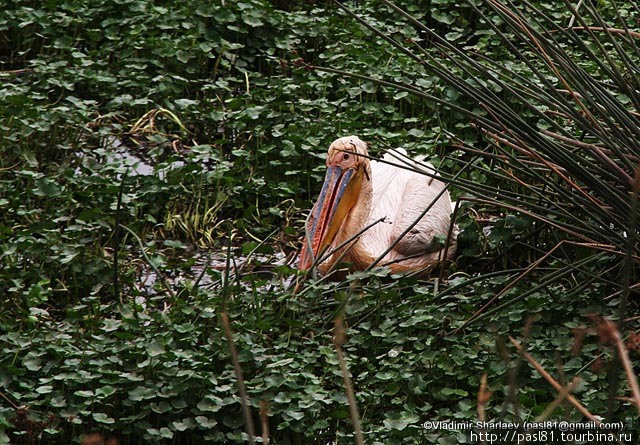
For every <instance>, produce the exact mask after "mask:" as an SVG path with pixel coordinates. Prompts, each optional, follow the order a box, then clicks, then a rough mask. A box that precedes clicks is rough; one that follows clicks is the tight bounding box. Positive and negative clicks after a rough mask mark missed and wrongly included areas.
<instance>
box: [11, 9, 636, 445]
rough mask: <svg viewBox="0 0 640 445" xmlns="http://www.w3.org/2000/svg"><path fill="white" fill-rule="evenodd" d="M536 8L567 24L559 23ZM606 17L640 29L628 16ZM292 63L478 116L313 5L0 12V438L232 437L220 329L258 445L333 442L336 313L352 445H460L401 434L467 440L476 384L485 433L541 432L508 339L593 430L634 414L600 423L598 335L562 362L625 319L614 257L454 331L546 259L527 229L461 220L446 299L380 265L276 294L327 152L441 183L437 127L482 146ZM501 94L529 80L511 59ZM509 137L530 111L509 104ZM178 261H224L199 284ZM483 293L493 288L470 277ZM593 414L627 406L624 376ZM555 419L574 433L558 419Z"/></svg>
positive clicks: (338, 398)
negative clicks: (580, 408)
mask: <svg viewBox="0 0 640 445" xmlns="http://www.w3.org/2000/svg"><path fill="white" fill-rule="evenodd" d="M475 3H477V4H480V3H481V2H474V4H475ZM536 3H540V5H542V6H544V7H546V8H549V9H550V14H552V15H553V16H554V17H555V18H556V19H558V20H559V21H560V22H561V23H566V22H567V21H568V20H569V17H570V16H571V14H570V13H568V11H567V10H566V8H565V7H564V5H562V4H557V5H556V4H549V3H548V2H536ZM607 5H608V4H607V2H603V5H602V7H603V11H604V12H607V9H606V7H607ZM350 6H352V7H354V8H355V9H354V10H355V11H357V12H358V13H359V14H361V15H362V16H364V17H366V18H367V20H368V21H369V23H372V24H374V25H375V26H377V27H379V28H380V29H382V30H384V31H385V32H387V33H389V34H390V35H393V36H395V38H396V39H397V40H398V41H409V39H413V40H415V41H422V40H423V39H424V36H423V35H421V34H420V33H419V32H417V31H416V30H415V29H414V28H413V27H411V26H407V25H406V24H405V23H403V22H401V21H398V16H397V14H396V13H394V12H393V11H392V10H390V9H388V8H386V7H384V6H382V5H381V4H379V3H378V2H370V3H369V2H357V4H351V5H350ZM403 7H405V8H406V9H407V10H409V11H410V12H412V13H413V14H414V15H415V16H416V17H417V18H419V19H420V20H422V21H423V22H424V23H426V24H427V25H428V26H430V27H432V28H433V29H435V31H436V32H437V33H438V34H440V35H442V36H445V38H446V39H447V40H448V41H451V42H453V43H455V44H456V45H458V46H459V47H461V48H464V50H465V51H468V52H469V54H474V55H476V56H477V55H478V54H481V55H484V56H487V57H490V58H492V59H493V60H499V61H505V63H507V61H510V60H512V54H511V53H510V51H508V49H507V48H505V46H504V43H503V42H502V41H501V40H500V38H499V36H497V35H496V33H495V32H494V31H493V30H492V29H491V27H490V26H488V24H487V23H485V22H483V21H482V20H479V17H478V15H477V12H475V11H474V9H473V8H472V7H471V6H470V5H468V4H463V2H456V1H454V0H438V1H436V0H432V1H430V2H418V1H415V2H413V1H412V2H403ZM482 7H483V8H484V6H482ZM484 10H485V9H483V11H484ZM622 11H623V14H624V17H625V18H626V19H628V21H629V22H630V23H636V24H637V20H638V18H639V17H640V14H638V11H637V10H636V9H634V8H633V7H631V6H629V7H624V8H622ZM609 12H610V11H609ZM634 21H635V22H634ZM494 23H495V24H496V25H497V26H501V25H502V21H501V19H500V18H499V17H495V19H494ZM434 53H435V54H437V52H436V51H434ZM478 57H479V56H478ZM305 63H311V64H314V65H318V66H324V67H331V68H334V69H340V70H345V71H349V72H359V73H366V74H367V75H368V76H372V77H374V78H378V77H383V76H384V77H385V78H386V79H392V80H394V81H396V82H406V83H407V84H410V85H417V86H418V87H420V88H421V89H423V90H424V91H428V92H429V93H430V94H433V95H434V96H436V97H438V98H442V99H443V100H445V101H447V102H449V103H451V104H454V105H459V106H462V107H465V108H471V109H473V110H474V111H477V110H476V109H475V105H474V101H473V100H472V98H465V97H464V96H463V95H461V94H460V93H458V92H457V91H456V90H455V89H453V88H451V87H450V86H447V85H446V84H445V83H444V82H442V81H441V80H440V79H438V77H436V76H435V75H434V74H432V73H430V72H429V71H428V70H426V69H424V68H423V67H421V66H420V65H418V64H416V63H415V61H413V60H412V59H411V58H410V57H408V56H407V55H406V54H403V53H401V52H398V51H397V50H395V49H394V48H393V47H391V46H389V45H388V44H386V43H385V42H384V41H383V40H382V39H380V38H378V37H376V36H374V35H372V34H371V33H370V32H368V31H366V30H365V29H364V28H363V27H362V26H361V25H360V24H358V23H357V22H356V21H354V20H353V19H352V18H351V17H349V16H347V15H346V14H344V13H343V12H340V10H339V9H337V8H336V7H335V6H334V5H333V4H331V3H330V2H282V1H266V0H246V1H244V2H237V3H236V2H228V1H227V2H224V1H222V2H221V1H216V2H205V1H200V0H187V1H183V2H178V3H176V2H149V1H145V0H118V1H113V2H110V1H102V0H84V1H64V2H54V1H51V2H40V1H28V0H15V1H9V4H8V6H3V7H2V11H0V79H1V80H2V82H1V83H0V209H1V210H0V292H1V294H2V295H3V299H2V315H0V347H1V348H2V351H3V354H2V356H1V357H0V396H2V399H0V400H1V402H0V443H6V442H8V441H9V439H11V440H12V442H14V443H27V444H29V443H80V442H81V440H82V436H83V435H85V434H87V433H90V432H92V431H102V432H113V433H114V434H116V435H117V436H118V437H119V438H120V440H121V443H123V444H126V443H132V444H133V443H194V444H195V443H213V444H223V443H229V444H231V443H242V442H243V435H244V436H245V439H244V441H246V434H245V433H244V432H243V431H244V429H243V421H242V414H241V404H240V398H239V396H238V391H237V387H236V377H235V374H234V368H233V365H232V361H231V358H230V355H229V351H228V345H227V341H226V340H225V337H224V334H223V330H222V328H221V327H220V323H219V317H220V314H221V312H222V311H223V310H224V309H226V310H227V311H228V312H229V315H230V318H231V322H232V329H233V331H234V332H235V343H236V347H237V349H238V351H239V354H240V363H241V366H242V370H243V372H244V376H245V380H246V385H247V390H248V393H249V397H250V400H251V406H252V411H253V412H254V414H255V423H256V425H259V424H260V422H259V416H258V409H259V408H258V407H259V403H260V401H261V400H264V401H267V402H268V403H269V408H268V410H269V417H268V423H269V428H270V433H271V437H272V440H273V442H272V443H279V444H280V443H281V444H288V443H291V444H305V445H306V444H326V443H330V442H331V441H332V440H335V438H336V437H338V438H339V442H340V443H350V442H353V429H352V425H351V421H350V419H349V411H348V405H347V401H346V396H345V392H344V386H343V383H342V377H341V373H340V368H339V366H338V362H337V359H336V355H335V350H334V348H333V344H332V341H331V338H332V328H333V319H334V317H335V315H336V314H337V313H339V312H341V311H342V310H344V311H345V320H346V324H347V326H348V331H347V337H348V338H347V343H346V344H345V353H346V356H347V361H348V365H349V368H350V370H351V373H352V375H353V381H354V387H355V390H356V393H357V400H358V404H359V408H360V413H361V416H362V421H363V428H364V432H365V437H366V438H367V443H378V444H382V443H384V444H396V443H397V444H399V443H415V444H419V443H431V442H433V443H442V444H446V443H464V442H465V441H466V442H468V441H469V438H468V436H466V435H465V434H462V433H456V432H448V431H439V430H431V431H429V430H424V429H423V428H422V427H421V424H422V422H424V421H426V420H447V419H475V418H476V416H477V413H476V394H477V391H478V386H479V384H480V383H479V382H480V378H481V375H482V374H483V373H485V372H486V373H487V374H488V381H489V389H490V390H492V391H493V392H494V394H493V397H492V399H491V401H490V402H489V404H488V406H487V414H488V417H489V418H491V419H511V420H514V419H525V418H526V419H529V420H531V419H532V418H533V417H535V416H537V415H539V414H541V413H542V412H543V411H544V409H545V408H546V406H547V405H548V404H549V403H550V402H551V401H552V400H553V399H554V398H555V396H556V392H555V391H554V390H553V388H552V387H551V386H549V385H548V384H547V383H546V382H545V381H544V380H543V379H542V378H541V377H540V375H539V374H538V373H537V372H536V371H535V370H533V368H530V367H529V366H528V365H527V364H526V363H525V362H523V361H522V359H521V358H520V357H519V356H518V354H517V353H516V352H515V351H514V350H513V349H512V348H511V346H510V345H508V340H507V336H508V335H511V336H524V337H526V338H527V348H528V349H529V350H530V351H531V352H532V354H533V355H534V356H536V358H537V359H538V360H539V361H541V363H542V364H543V365H544V366H545V367H546V368H547V370H549V371H550V372H552V373H553V374H554V375H555V376H556V378H557V379H558V380H560V381H562V382H563V383H566V382H568V381H570V380H571V378H573V376H574V375H576V374H579V376H580V378H581V379H582V381H581V383H580V384H579V385H578V386H577V387H576V388H575V389H574V393H575V395H576V397H577V398H578V399H580V400H581V401H582V402H583V403H584V404H585V405H586V406H587V407H588V409H589V410H590V411H591V412H592V413H594V414H599V415H602V416H609V417H612V418H615V419H617V420H624V421H628V420H629V419H631V418H633V416H634V413H635V411H634V409H632V407H631V406H630V404H628V403H626V402H624V403H622V402H617V401H615V402H613V404H612V403H611V397H610V396H611V394H609V389H610V388H611V385H610V381H608V376H607V372H606V370H607V369H609V368H611V367H612V366H613V365H612V364H613V363H615V360H609V359H610V349H609V348H608V347H607V346H604V345H601V344H599V341H598V337H597V335H595V331H589V334H588V335H587V336H586V338H585V339H584V341H583V342H582V348H581V349H580V350H576V348H575V342H574V334H575V332H578V330H579V328H582V327H584V328H586V327H590V326H592V323H591V321H589V319H588V318H586V316H587V315H589V314H593V313H597V314H601V315H604V316H610V317H611V318H614V319H615V318H617V317H619V315H620V313H619V311H618V300H617V299H616V298H610V299H608V300H604V301H603V296H606V295H609V294H611V293H613V291H614V290H615V289H617V287H616V288H615V289H612V287H611V286H614V285H615V284H616V281H617V280H618V278H619V277H618V275H617V269H615V270H613V271H611V269H612V268H614V267H616V265H617V264H618V263H617V262H615V261H613V260H612V259H611V257H608V256H606V255H598V256H597V257H593V258H592V257H591V256H587V253H586V252H585V251H584V250H580V249H573V250H571V253H570V254H567V255H566V256H563V257H559V258H556V259H554V258H550V259H549V260H548V262H546V263H545V264H544V267H556V266H558V267H559V266H566V261H576V262H578V261H581V260H582V259H584V258H587V260H589V261H590V263H589V265H588V266H589V269H588V270H589V271H592V275H596V276H599V277H602V279H595V278H593V279H592V277H590V276H589V274H588V273H584V270H583V269H580V270H578V269H576V270H572V269H571V268H569V272H567V273H565V274H564V275H562V277H561V279H558V280H555V281H553V282H550V281H548V277H547V276H545V275H544V273H543V271H544V268H541V269H540V270H539V271H536V273H534V274H533V275H531V276H529V277H528V278H527V279H526V280H523V281H522V282H520V283H519V284H518V285H517V286H515V287H513V288H512V289H510V290H509V291H508V292H507V293H506V294H504V295H503V296H502V298H503V299H504V300H501V302H502V301H511V299H512V298H516V297H519V296H523V297H524V298H522V299H518V300H517V301H516V300H513V304H512V305H510V306H509V307H508V309H507V310H502V311H496V312H495V313H493V314H490V315H489V316H487V317H485V318H484V319H482V320H481V322H479V323H475V324H471V325H470V326H469V327H468V328H466V329H464V330H461V331H459V332H456V333H453V331H454V330H455V329H456V328H459V327H461V326H462V325H463V323H464V322H465V320H467V319H468V318H469V317H470V316H471V315H472V314H473V313H474V312H475V311H476V310H477V309H478V308H479V307H480V306H482V305H483V304H485V303H486V302H487V301H489V300H490V299H491V298H492V297H493V296H494V295H496V294H497V293H498V292H499V291H500V290H501V289H502V287H503V286H504V285H505V284H506V283H508V282H509V279H510V278H513V277H515V276H516V275H517V273H518V272H520V271H522V268H524V267H526V266H528V265H529V264H530V263H531V262H532V261H534V260H535V259H537V258H539V257H540V256H541V254H543V253H544V252H545V251H547V250H548V249H549V248H550V247H551V246H552V245H554V244H555V242H557V241H558V240H559V238H558V236H559V235H558V234H557V233H555V232H554V231H553V230H549V228H548V227H546V228H543V229H538V226H536V225H535V224H534V223H533V222H532V221H531V220H530V219H528V218H526V217H524V216H523V215H522V214H518V213H503V212H502V211H500V210H497V209H496V208H495V207H492V206H486V207H485V206H480V205H477V206H475V207H474V208H471V205H468V207H467V208H466V209H465V211H464V212H462V214H461V216H460V218H459V220H458V222H459V225H460V228H461V230H462V233H461V235H460V252H459V256H458V259H457V261H456V264H454V265H452V267H451V272H455V277H454V278H452V279H451V280H448V281H447V282H446V283H444V284H443V283H442V282H439V283H438V282H436V281H435V280H430V281H417V280H415V279H413V278H407V277H389V274H388V271H385V270H384V269H382V270H377V271H374V273H372V274H364V273H354V274H351V275H349V277H348V278H347V280H345V281H344V282H341V283H327V282H311V284H307V286H306V287H304V289H303V291H302V292H300V293H298V294H294V293H293V290H292V289H293V286H292V281H293V280H294V279H295V277H296V275H297V272H296V271H295V270H294V269H293V268H292V267H290V265H288V264H286V263H285V262H284V261H283V260H282V258H283V256H284V255H288V254H290V253H291V252H294V251H295V249H296V248H297V247H298V240H299V236H300V235H301V233H302V232H301V230H302V226H303V220H304V215H305V211H306V209H307V208H308V207H309V205H310V200H311V199H312V198H313V197H314V194H315V193H317V191H318V187H319V183H320V181H321V178H322V175H323V169H324V166H323V158H324V153H325V150H326V148H327V146H328V144H329V143H330V142H331V141H332V140H333V139H334V138H335V137H337V136H342V135H347V134H358V135H361V136H363V137H364V138H366V139H368V140H370V141H371V142H372V143H371V146H372V152H373V153H374V154H378V153H381V150H382V148H383V147H385V146H387V145H390V146H403V147H405V148H406V149H407V150H408V151H409V152H410V153H415V154H428V155H429V156H430V158H431V159H432V162H433V163H434V164H435V165H437V166H438V167H439V168H441V169H442V170H443V171H444V172H449V173H451V172H455V171H458V170H459V169H460V168H461V166H462V164H463V163H464V162H466V161H469V160H470V159H472V156H471V154H469V153H468V152H465V151H464V150H454V149H453V148H452V147H451V145H450V141H449V137H448V136H447V135H446V133H445V130H446V131H449V132H452V133H455V135H456V137H457V138H459V139H460V140H461V141H463V142H466V143H469V144H479V143H480V142H479V141H480V139H481V138H480V137H479V136H478V134H477V131H476V130H475V129H474V128H473V127H471V126H470V125H469V118H468V116H466V115H464V114H463V113H459V112H454V111H451V110H450V109H447V108H446V107H443V106H442V105H439V104H438V103H436V102H435V101H433V100H429V99H426V98H424V97H420V96H417V95H411V94H409V93H408V92H407V91H402V90H398V89H396V88H393V87H390V86H381V85H379V84H377V83H376V82H372V81H367V80H362V79H353V78H348V77H345V76H339V75H334V74H330V73H326V72H321V71H318V70H313V69H309V68H308V67H307V68H305ZM452 69H455V67H452ZM597 71H598V70H597V69H593V72H594V75H595V74H598V73H597ZM513 73H514V75H517V74H519V75H523V76H527V75H528V71H527V69H526V67H523V66H522V65H518V64H515V63H514V65H513ZM627 99H628V98H627ZM623 100H624V99H623ZM522 116H523V117H524V118H525V119H528V118H530V117H531V116H532V115H531V112H530V110H527V109H526V108H525V107H523V109H522ZM124 147H127V148H126V149H125V148H124ZM140 160H143V161H142V162H141V161H140ZM136 164H137V165H136ZM141 164H142V167H141ZM145 166H146V167H148V166H151V171H150V172H145V171H143V170H144V167H145ZM492 166H493V164H492V163H491V161H490V160H487V159H481V160H478V161H476V162H475V163H474V167H475V168H473V169H470V170H469V171H468V172H466V173H464V174H463V176H462V178H464V179H465V180H469V181H472V182H473V183H475V184H486V185H487V187H489V186H500V185H501V184H502V182H501V178H500V177H499V176H497V175H492V174H490V172H491V171H492ZM148 173H150V174H148ZM453 193H454V195H458V194H461V193H462V192H461V191H460V190H457V189H455V188H454V189H453ZM120 225H122V226H120ZM134 234H135V235H134ZM562 236H563V235H560V237H562ZM194 249H202V250H204V251H208V252H214V255H213V256H214V257H215V258H216V259H217V258H218V257H219V256H220V255H222V256H223V257H225V258H224V259H223V260H222V261H221V262H220V263H218V262H216V261H215V260H214V261H212V262H211V263H210V264H209V266H211V267H206V268H205V269H204V271H203V272H202V273H203V275H201V273H200V271H201V270H202V264H201V261H197V259H198V258H200V256H199V255H198V254H196V253H194V252H196V251H195V250H194ZM591 253H592V252H590V254H591ZM116 258H117V260H118V264H117V274H114V261H115V260H116ZM205 258H206V256H205ZM205 262H206V261H205ZM196 263H199V264H196ZM214 263H215V264H214ZM194 266H195V267H194ZM567 267H569V266H567ZM561 270H564V269H561ZM479 273H493V275H490V276H488V277H485V278H483V279H482V280H477V281H474V280H473V278H471V277H473V276H475V275H477V274H479ZM159 274H162V275H163V276H166V277H168V280H169V281H170V289H171V290H167V289H166V287H165V286H164V285H163V282H162V280H161V279H159V278H158V277H159ZM116 275H117V285H115V283H116V282H115V279H114V277H115V276H116ZM149 275H151V276H153V277H156V279H155V281H154V282H153V283H152V285H149V284H148V283H149V280H147V279H146V278H148V277H149ZM545 283H551V284H549V285H548V286H545ZM443 289H444V290H443ZM633 303H634V302H633V301H632V302H631V305H632V306H633ZM634 323H637V321H636V322H634ZM523 330H524V331H523ZM578 349H579V348H578ZM601 360H602V362H603V363H604V365H603V366H601V367H597V366H596V367H594V366H592V364H593V363H599V362H600V361H601ZM614 369H615V368H614ZM610 374H614V373H613V372H612V373H610ZM565 375H566V377H563V376H565ZM614 377H615V375H614ZM512 391H514V392H513V393H512ZM613 395H624V396H628V390H627V387H626V384H625V383H624V381H622V382H621V383H620V389H619V390H618V391H614V394H613ZM21 407H26V408H21ZM553 417H554V418H563V419H572V420H579V419H581V416H580V414H579V413H578V412H577V411H576V410H575V409H573V408H571V407H570V406H568V405H561V406H560V407H559V408H558V409H557V411H555V412H554V414H553ZM257 430H258V431H260V427H258V428H257Z"/></svg>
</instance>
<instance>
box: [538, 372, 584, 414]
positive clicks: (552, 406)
mask: <svg viewBox="0 0 640 445" xmlns="http://www.w3.org/2000/svg"><path fill="white" fill-rule="evenodd" d="M578 383H580V377H578V376H575V377H574V378H573V380H572V381H571V383H569V384H568V385H567V386H566V387H565V386H563V387H562V390H561V391H560V392H559V394H558V397H556V398H555V400H554V401H553V402H551V403H550V404H549V406H547V407H546V409H545V410H544V411H543V412H542V414H540V415H539V416H538V417H537V418H536V422H542V421H543V420H545V419H546V418H548V417H549V416H550V415H551V414H553V412H554V411H555V410H556V408H557V407H558V405H560V403H562V401H563V400H565V399H566V398H567V396H568V395H569V393H570V392H571V391H573V390H574V389H575V387H576V386H577V385H578Z"/></svg>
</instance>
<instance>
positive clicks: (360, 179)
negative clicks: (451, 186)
mask: <svg viewBox="0 0 640 445" xmlns="http://www.w3.org/2000/svg"><path fill="white" fill-rule="evenodd" d="M398 153H403V151H401V150H398ZM405 154H406V152H405ZM360 155H364V156H360ZM366 156H368V152H367V144H366V143H365V142H364V141H362V140H360V138H358V137H357V136H347V137H343V138H340V139H336V140H335V141H334V142H333V143H332V144H331V146H330V147H329V152H328V153H327V173H326V176H325V180H324V185H323V186H322V191H321V192H320V196H319V197H318V201H317V202H316V203H315V205H314V206H313V209H312V210H311V215H310V217H309V220H308V222H307V227H306V235H305V239H304V240H303V246H302V251H301V253H300V261H299V264H298V267H299V268H300V269H301V270H307V269H309V268H310V267H311V266H312V263H313V262H314V261H315V259H317V258H318V255H324V253H326V252H331V251H332V250H336V251H335V253H333V254H332V255H330V256H329V257H328V258H327V259H326V260H324V261H323V262H322V263H321V264H320V267H319V268H320V270H321V271H322V272H326V271H327V270H328V269H329V268H330V267H331V266H332V265H333V264H334V263H335V262H336V261H339V260H340V258H342V259H343V260H344V261H348V262H351V263H352V264H353V268H354V269H356V270H364V269H366V268H367V267H368V266H370V265H371V264H373V263H374V262H375V260H376V259H377V258H378V257H379V256H380V255H382V254H383V253H384V252H385V251H386V250H387V249H388V248H389V247H390V246H391V245H392V244H393V243H394V242H395V241H396V240H397V239H398V238H399V237H400V236H401V235H402V234H403V233H404V232H405V230H406V229H407V228H408V227H409V226H410V225H411V224H413V222H414V221H415V220H416V219H417V218H418V217H419V216H420V214H421V213H422V212H424V210H425V209H426V208H427V207H428V206H429V205H431V204H432V202H433V201H434V199H437V200H436V201H435V202H434V203H433V205H432V206H431V208H430V209H429V210H428V211H427V213H426V214H425V215H424V216H423V217H422V218H421V219H420V220H419V221H418V223H417V224H416V225H415V226H414V227H412V228H411V229H410V230H409V231H408V232H407V233H406V235H405V236H404V237H402V238H401V239H400V240H399V241H398V242H397V244H395V246H393V248H392V249H391V250H390V251H389V252H388V253H387V254H386V255H385V256H384V257H383V258H382V260H381V261H380V262H379V263H378V265H379V266H385V265H388V266H389V267H390V268H391V270H392V272H409V271H421V272H422V273H428V272H429V271H430V270H431V269H433V267H434V266H435V265H437V264H438V263H439V262H440V261H442V260H444V259H449V258H451V257H452V256H453V254H454V253H455V249H456V240H455V236H452V238H451V239H450V240H449V246H448V249H447V252H445V251H444V247H443V244H442V241H443V240H444V239H446V237H447V235H448V234H449V231H450V224H451V198H450V197H449V192H448V191H446V190H444V193H442V195H441V196H440V197H438V194H439V193H440V192H441V191H442V190H443V189H444V188H445V185H444V184H443V183H442V182H441V181H439V180H437V179H434V178H432V177H429V176H426V175H421V174H419V173H416V172H413V171H410V170H406V169H403V168H399V167H395V166H392V165H389V164H386V163H383V162H377V161H369V159H368V158H367V157H366ZM403 158H404V159H408V158H406V156H404V157H402V158H401V159H403ZM383 159H384V160H386V161H388V162H393V163H395V164H400V165H402V164H403V161H402V160H399V159H397V158H396V157H394V156H393V155H391V154H387V155H385V156H384V158H383ZM412 166H413V167H415V168H422V169H424V170H430V173H432V174H435V170H433V166H432V165H431V164H428V163H422V162H421V163H420V164H417V163H415V161H413V163H412ZM381 218H384V221H383V222H380V223H378V224H374V225H373V226H372V227H371V228H369V229H367V230H365V231H364V232H363V233H362V234H361V235H360V236H358V237H356V238H355V239H354V241H352V242H347V241H348V240H349V239H351V238H353V237H354V236H356V235H357V234H358V233H359V232H361V231H362V230H363V229H364V228H365V227H367V226H368V225H370V224H373V223H374V222H375V221H376V220H378V219H381ZM453 233H454V234H455V232H453ZM345 243H346V244H345ZM343 244H345V245H344V247H341V245H343ZM336 248H338V249H336ZM343 255H344V256H343Z"/></svg>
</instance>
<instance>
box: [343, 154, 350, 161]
mask: <svg viewBox="0 0 640 445" xmlns="http://www.w3.org/2000/svg"><path fill="white" fill-rule="evenodd" d="M342 158H343V159H344V160H345V161H346V160H347V159H349V155H348V154H347V153H345V154H343V155H342Z"/></svg>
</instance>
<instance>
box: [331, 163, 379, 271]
mask: <svg viewBox="0 0 640 445" xmlns="http://www.w3.org/2000/svg"><path fill="white" fill-rule="evenodd" d="M364 168H365V169H366V172H367V174H366V175H363V179H362V187H361V188H360V195H359V196H358V199H357V200H356V203H355V204H354V206H353V208H352V209H351V211H350V212H349V214H348V216H347V218H346V219H345V221H344V223H343V224H342V227H341V229H340V231H339V232H338V236H337V237H336V242H335V243H334V244H335V245H336V246H338V245H340V244H342V243H344V242H345V241H347V240H349V239H351V238H353V237H354V236H356V235H357V234H358V233H360V232H361V231H362V230H363V229H364V228H365V227H366V226H367V224H368V222H369V215H370V213H371V205H372V201H373V184H372V183H371V180H372V179H373V177H372V176H371V164H370V163H369V160H368V159H367V160H365V166H364ZM350 245H351V248H350V249H349V251H348V252H347V253H346V255H345V256H344V260H346V261H351V262H353V263H355V264H356V266H358V268H359V269H364V268H366V267H367V266H368V265H369V264H371V263H372V262H373V256H372V254H371V253H370V252H368V251H367V250H366V249H365V247H364V244H363V243H362V241H361V238H358V239H357V240H356V241H355V243H350ZM342 253H344V250H342V251H339V252H337V254H336V255H335V257H334V258H335V259H336V260H337V259H338V258H339V257H340V255H341V254H342Z"/></svg>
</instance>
